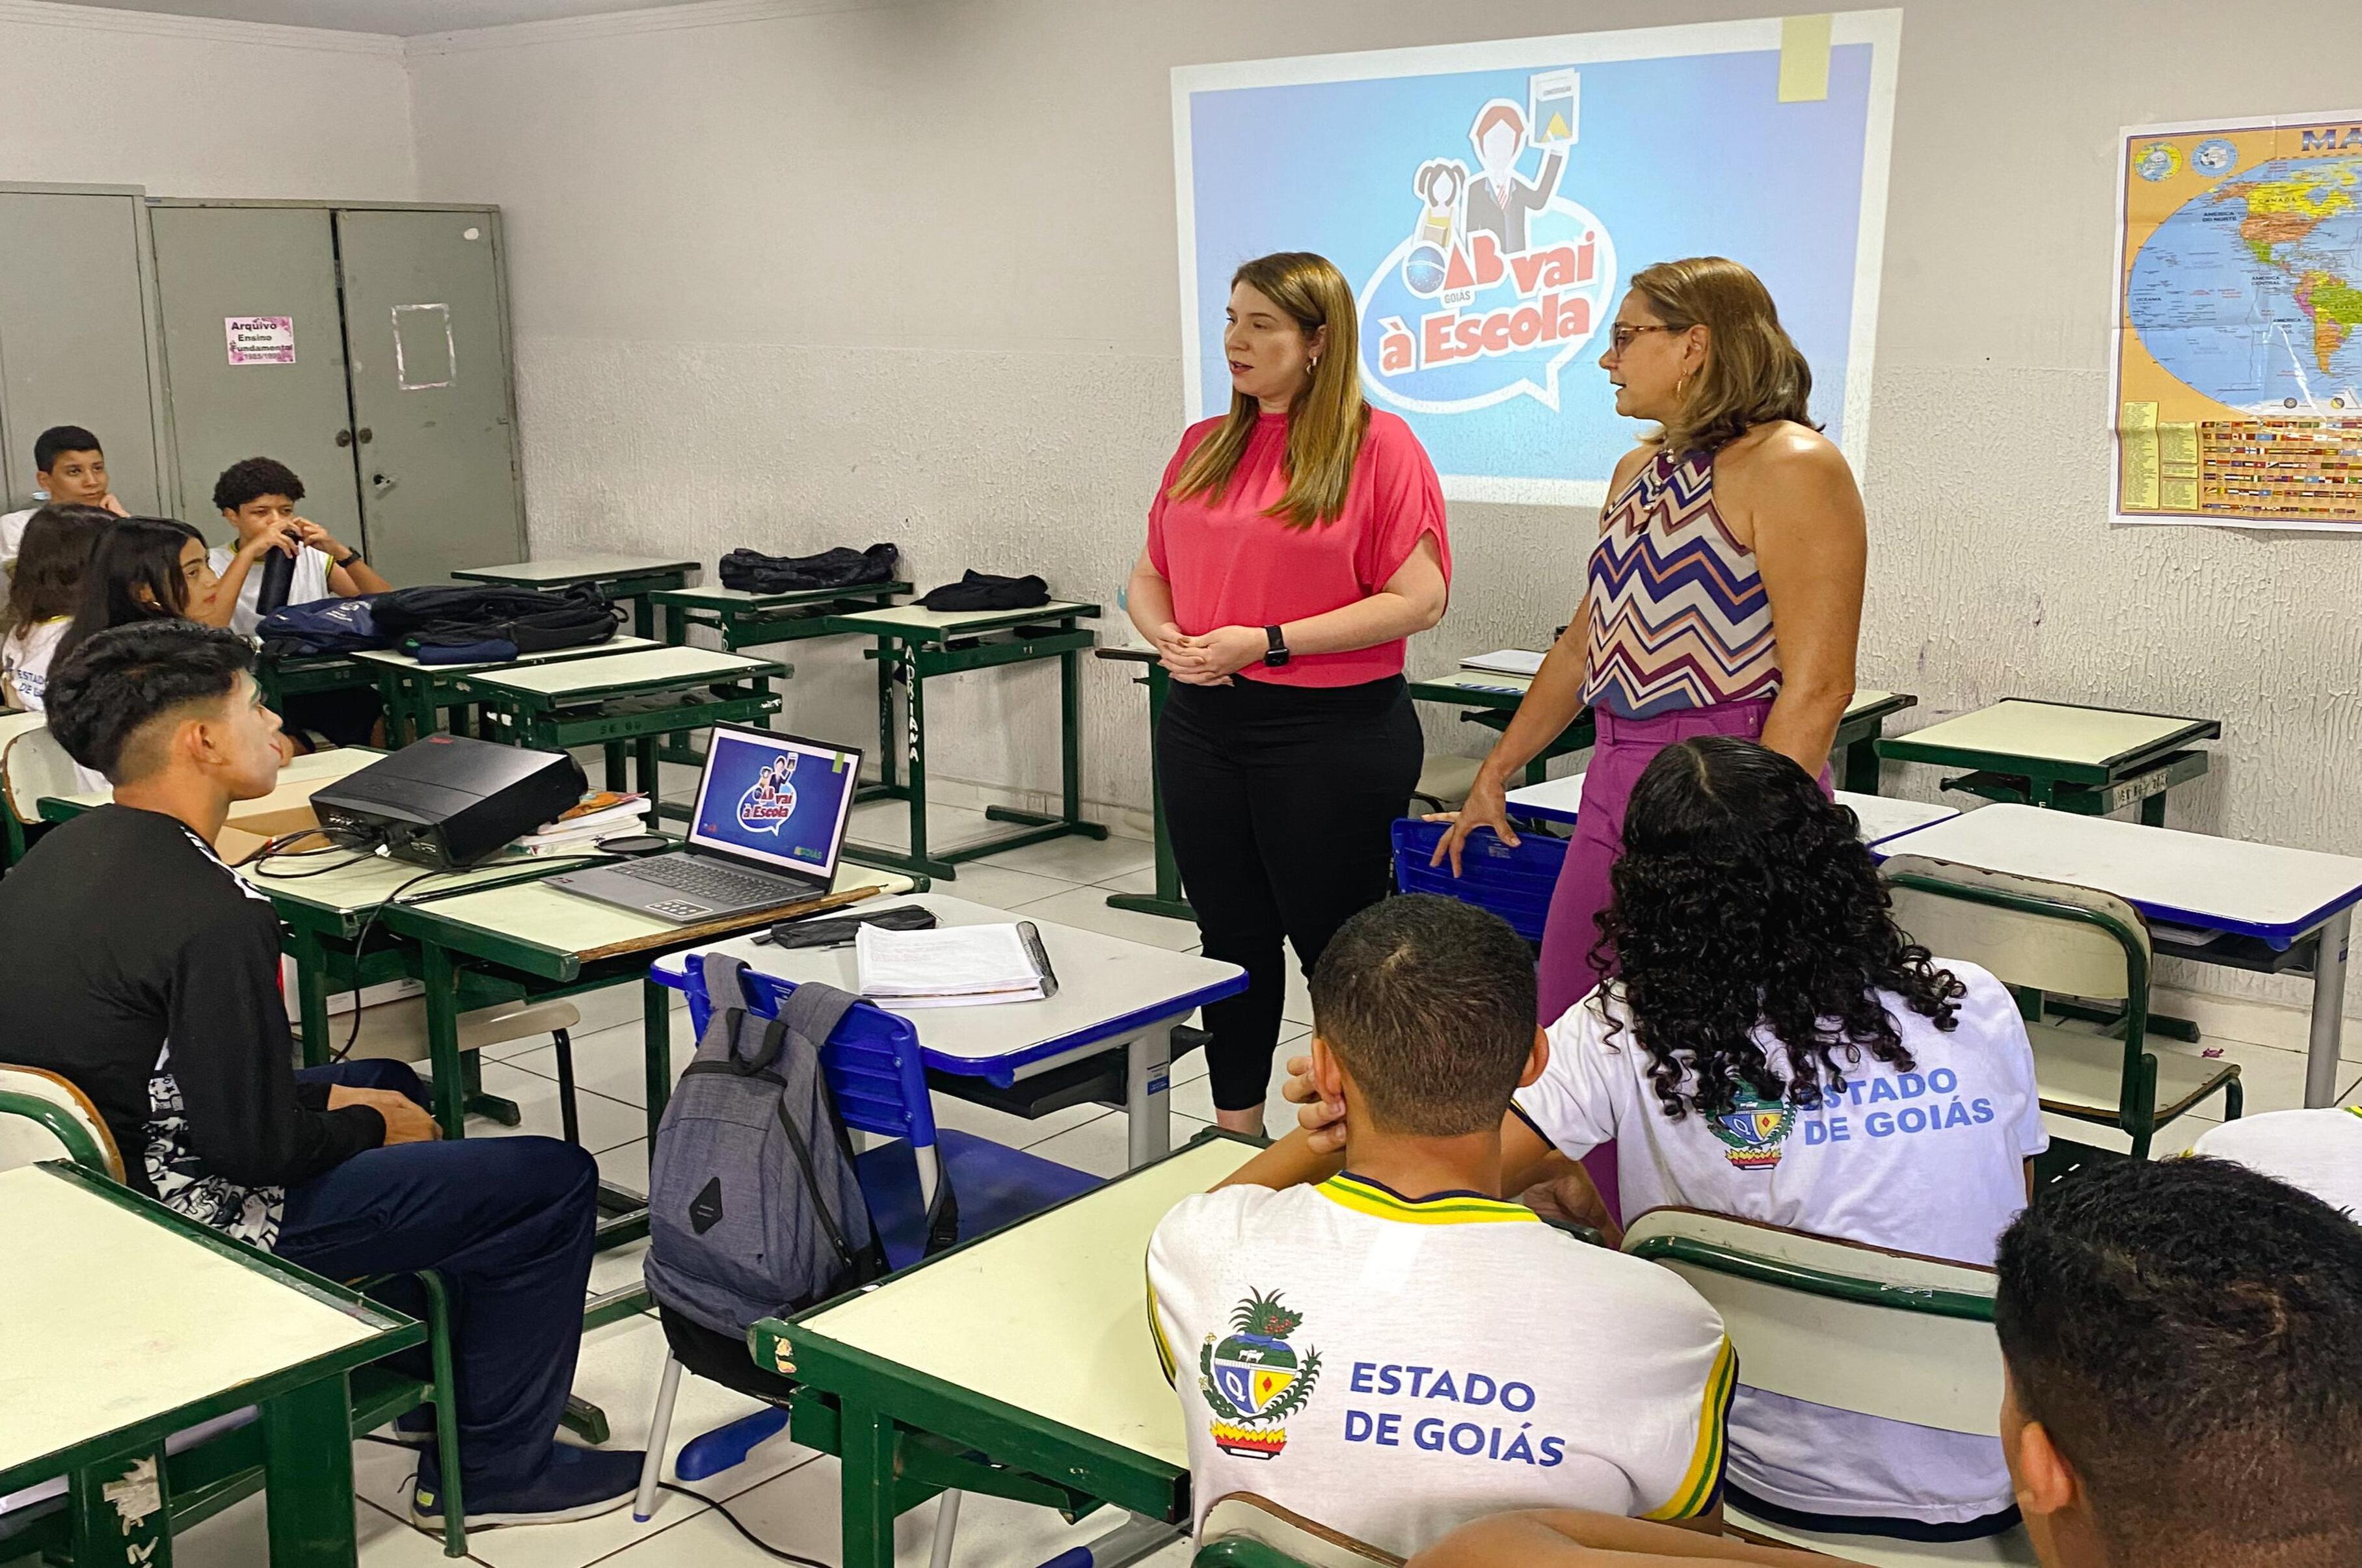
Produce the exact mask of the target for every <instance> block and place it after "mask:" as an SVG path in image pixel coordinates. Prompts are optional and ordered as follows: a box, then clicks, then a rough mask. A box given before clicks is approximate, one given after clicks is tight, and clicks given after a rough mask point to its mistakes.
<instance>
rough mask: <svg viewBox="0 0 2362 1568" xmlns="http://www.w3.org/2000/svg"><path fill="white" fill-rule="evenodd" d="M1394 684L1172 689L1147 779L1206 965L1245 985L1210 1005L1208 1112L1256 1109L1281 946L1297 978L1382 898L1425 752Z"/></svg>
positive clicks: (1277, 999) (1272, 1030) (1269, 1044)
mask: <svg viewBox="0 0 2362 1568" xmlns="http://www.w3.org/2000/svg"><path fill="white" fill-rule="evenodd" d="M1425 749H1426V748H1425V745H1424V743H1423V742H1422V740H1421V739H1420V734H1419V726H1418V713H1417V712H1415V711H1414V710H1413V708H1412V706H1411V701H1410V695H1409V692H1408V691H1407V690H1406V688H1405V687H1404V684H1403V681H1402V678H1401V677H1399V676H1395V677H1391V678H1389V679H1385V680H1374V681H1371V682H1369V683H1368V684H1366V685H1362V686H1344V687H1328V688H1311V687H1303V688H1299V687H1287V686H1274V685H1270V684H1258V683H1257V682H1255V681H1254V680H1253V679H1250V678H1248V677H1246V676H1243V675H1242V676H1238V677H1235V678H1234V681H1233V684H1231V685H1230V686H1187V685H1183V684H1181V683H1180V682H1178V681H1176V682H1175V683H1174V685H1173V688H1172V690H1171V693H1170V695H1168V696H1167V697H1166V699H1165V702H1164V722H1163V723H1162V724H1160V725H1159V726H1158V728H1157V732H1156V769H1157V780H1158V783H1159V784H1160V785H1161V786H1162V787H1163V789H1164V820H1165V825H1166V827H1167V829H1168V830H1169V832H1170V833H1171V835H1172V839H1173V857H1174V859H1175V861H1176V862H1178V863H1179V865H1180V868H1181V884H1182V889H1183V891H1184V892H1186V893H1187V895H1188V899H1189V902H1190V903H1191V905H1192V906H1194V907H1195V908H1196V910H1197V911H1198V930H1199V931H1200V932H1201V933H1203V934H1204V936H1205V940H1206V949H1205V951H1206V956H1207V957H1209V958H1220V959H1225V960H1227V961H1229V962H1231V963H1233V964H1237V965H1240V966H1243V967H1244V968H1245V970H1246V972H1247V988H1246V989H1245V990H1243V991H1242V992H1240V993H1239V994H1238V995H1237V996H1235V997H1232V998H1231V999H1229V1000H1227V1001H1219V1002H1216V1003H1214V1004H1213V1005H1212V1006H1210V1007H1209V1008H1207V1009H1206V1027H1207V1029H1208V1031H1209V1032H1210V1033H1211V1034H1212V1036H1213V1039H1212V1042H1211V1043H1209V1045H1208V1046H1207V1050H1206V1059H1207V1065H1208V1072H1209V1077H1210V1078H1211V1080H1212V1083H1213V1090H1214V1104H1215V1106H1216V1108H1217V1109H1219V1110H1248V1109H1250V1108H1253V1107H1259V1106H1261V1105H1262V1104H1263V1102H1264V1091H1265V1089H1266V1088H1267V1087H1268V1085H1269V1083H1270V1080H1271V1058H1272V1053H1273V1051H1274V1050H1275V1048H1276V1047H1277V1045H1278V1043H1279V1025H1280V1008H1281V1005H1282V1003H1283V1001H1284V999H1285V998H1286V969H1285V968H1283V967H1282V966H1283V965H1284V964H1285V963H1286V953H1285V952H1284V950H1283V948H1282V946H1281V943H1282V939H1283V938H1284V939H1286V941H1287V942H1292V943H1294V944H1295V945H1296V957H1297V962H1298V963H1299V964H1301V965H1302V966H1303V967H1304V972H1305V973H1306V974H1307V975H1310V974H1311V972H1312V966H1313V965H1315V964H1317V963H1319V961H1320V953H1321V950H1322V949H1323V948H1325V947H1327V946H1328V945H1329V939H1330V937H1331V936H1333V935H1335V934H1336V933H1337V928H1338V927H1339V926H1341V925H1342V924H1344V923H1345V922H1346V921H1348V920H1350V919H1351V918H1352V916H1353V915H1355V914H1357V913H1359V912H1360V911H1363V910H1364V909H1366V908H1368V907H1369V906H1370V905H1372V904H1374V903H1376V902H1377V901H1378V900H1380V899H1383V898H1385V896H1386V889H1387V887H1388V885H1389V882H1390V880H1391V876H1392V860H1393V854H1394V850H1393V845H1392V836H1391V835H1392V831H1393V830H1392V824H1393V823H1394V822H1395V819H1396V818H1397V817H1399V816H1401V815H1402V814H1403V812H1404V810H1405V808H1406V807H1407V805H1408V803H1409V801H1410V792H1411V790H1412V789H1413V788H1414V787H1415V786H1416V785H1417V784H1418V770H1419V765H1420V762H1421V760H1422V758H1423V757H1424V755H1425Z"/></svg>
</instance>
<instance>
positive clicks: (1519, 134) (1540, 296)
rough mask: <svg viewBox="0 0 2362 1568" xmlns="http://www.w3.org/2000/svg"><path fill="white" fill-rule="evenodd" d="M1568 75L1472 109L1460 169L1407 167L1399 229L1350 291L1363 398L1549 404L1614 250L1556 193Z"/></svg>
mask: <svg viewBox="0 0 2362 1568" xmlns="http://www.w3.org/2000/svg"><path fill="white" fill-rule="evenodd" d="M1581 88H1582V78H1581V76H1580V75H1579V74H1578V73H1577V72H1573V71H1547V72H1538V73H1537V74H1535V75H1533V76H1531V77H1529V78H1528V79H1527V101H1526V102H1525V103H1523V104H1518V103H1516V102H1513V101H1512V100H1510V99H1507V98H1493V99H1489V100H1487V101H1485V102H1484V103H1481V104H1478V105H1473V112H1472V117H1471V120H1470V123H1469V127H1468V145H1469V147H1470V148H1471V149H1473V152H1474V154H1475V167H1473V169H1472V168H1471V167H1470V166H1469V164H1468V163H1467V162H1466V161H1464V160H1462V159H1460V158H1458V157H1450V156H1446V157H1437V158H1432V159H1429V160H1427V161H1426V162H1424V163H1421V164H1420V165H1419V166H1418V169H1417V170H1416V171H1412V172H1411V175H1410V181H1409V193H1410V195H1411V196H1413V197H1415V198H1416V206H1415V208H1413V207H1410V206H1408V205H1407V207H1406V216H1407V219H1408V221H1409V228H1410V232H1409V235H1408V237H1406V238H1405V239H1404V240H1403V241H1402V243H1401V244H1399V245H1397V246H1396V247H1395V248H1394V249H1393V251H1392V252H1390V253H1389V254H1388V255H1387V257H1386V259H1385V260H1384V261H1383V262H1381V263H1380V264H1379V266H1378V269H1377V271H1375V272H1374V273H1372V274H1371V276H1370V278H1369V280H1368V282H1365V283H1363V286H1362V291H1361V298H1360V304H1361V311H1362V320H1363V322H1364V323H1365V324H1366V325H1365V326H1364V327H1363V338H1362V344H1363V348H1362V370H1363V380H1364V381H1365V382H1366V383H1367V384H1368V385H1369V387H1370V389H1371V391H1372V392H1373V393H1374V395H1375V396H1377V397H1378V398H1380V399H1382V400H1383V401H1385V402H1386V403H1392V404H1393V405H1394V406H1395V407H1396V408H1399V409H1404V410H1406V411H1409V412H1413V413H1420V414H1459V413H1464V412H1467V411H1469V410H1473V409H1479V408H1487V407H1490V406H1492V405H1493V404H1496V403H1504V402H1507V400H1508V399H1510V398H1514V397H1521V396H1522V397H1530V398H1533V399H1534V400H1535V401H1537V402H1539V403H1541V404H1543V405H1544V406H1545V407H1549V408H1553V409H1554V408H1556V407H1558V396H1559V392H1558V388H1559V373H1560V371H1562V370H1564V369H1565V367H1566V366H1567V365H1568V364H1569V363H1570V362H1572V361H1573V359H1574V357H1575V356H1576V355H1578V354H1580V353H1582V352H1583V351H1584V347H1585V346H1586V345H1587V344H1589V343H1590V342H1591V340H1592V338H1593V337H1595V336H1596V335H1597V333H1598V331H1599V328H1600V326H1602V324H1603V323H1605V322H1606V319H1607V316H1608V315H1609V313H1610V312H1611V311H1612V309H1613V308H1614V302H1613V299H1612V295H1613V293H1614V291H1615V287H1616V246H1615V242H1614V240H1613V239H1611V238H1610V237H1609V236H1608V233H1607V227H1606V225H1605V224H1603V223H1601V222H1600V221H1599V219H1598V218H1597V217H1595V215H1593V214H1592V213H1591V212H1590V211H1589V210H1588V209H1587V208H1585V207H1584V206H1582V205H1581V204H1578V203H1576V202H1575V201H1574V200H1573V198H1572V197H1570V196H1567V195H1566V194H1564V193H1563V181H1564V177H1565V174H1566V166H1567V152H1568V149H1571V148H1572V147H1573V146H1574V144H1575V136H1576V127H1577V126H1578V123H1579V119H1580V116H1579V113H1578V109H1579V105H1580V102H1581Z"/></svg>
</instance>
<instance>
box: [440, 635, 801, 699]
mask: <svg viewBox="0 0 2362 1568" xmlns="http://www.w3.org/2000/svg"><path fill="white" fill-rule="evenodd" d="M785 673H787V672H786V669H785V668H783V667H782V666H781V665H780V664H779V663H778V661H777V660H776V659H767V658H749V657H746V656H745V654H733V653H722V652H720V651H718V650H716V649H713V648H690V647H652V648H642V649H640V650H639V651H637V652H635V653H620V654H602V655H600V656H597V657H591V658H568V659H559V660H557V662H556V663H553V664H537V665H532V666H523V665H498V666H495V667H493V668H489V669H481V668H480V669H476V670H474V671H472V672H470V673H469V675H468V678H467V681H468V684H469V686H471V687H472V686H489V687H492V688H494V689H496V690H502V691H530V692H535V693H537V694H539V695H541V696H545V697H563V696H565V695H567V694H568V693H569V692H574V691H602V690H608V689H609V688H612V687H625V686H657V685H662V684H665V683H667V682H670V681H676V680H678V681H685V682H688V683H690V684H692V685H693V684H695V683H697V682H699V681H701V680H743V679H747V678H749V677H752V676H756V675H784V674H785Z"/></svg>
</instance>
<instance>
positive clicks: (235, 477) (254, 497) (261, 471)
mask: <svg viewBox="0 0 2362 1568" xmlns="http://www.w3.org/2000/svg"><path fill="white" fill-rule="evenodd" d="M266 495H283V496H285V497H286V498H287V499H288V500H290V501H301V500H303V499H304V481H303V480H299V479H297V478H296V477H295V470H294V469H291V468H289V467H288V466H287V465H286V464H285V463H281V462H278V461H275V460H273V459H272V458H247V459H246V460H245V461H244V462H238V463H232V464H231V465H230V466H229V467H227V468H226V469H223V470H222V472H221V478H219V479H217V480H214V504H215V506H218V507H219V508H221V509H222V510H223V511H224V512H235V511H237V509H238V508H239V507H241V506H244V505H246V504H248V502H256V501H259V500H261V499H262V498H263V497H264V496H266Z"/></svg>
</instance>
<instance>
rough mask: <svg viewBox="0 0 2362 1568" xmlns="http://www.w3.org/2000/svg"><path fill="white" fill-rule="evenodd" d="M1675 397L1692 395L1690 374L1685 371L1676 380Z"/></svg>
mask: <svg viewBox="0 0 2362 1568" xmlns="http://www.w3.org/2000/svg"><path fill="white" fill-rule="evenodd" d="M1673 395H1674V396H1675V397H1677V398H1678V397H1687V396H1689V395H1690V373H1689V372H1688V371H1687V370H1683V372H1682V373H1681V374H1680V375H1679V376H1678V377H1676V378H1675V379H1674V381H1673Z"/></svg>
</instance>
